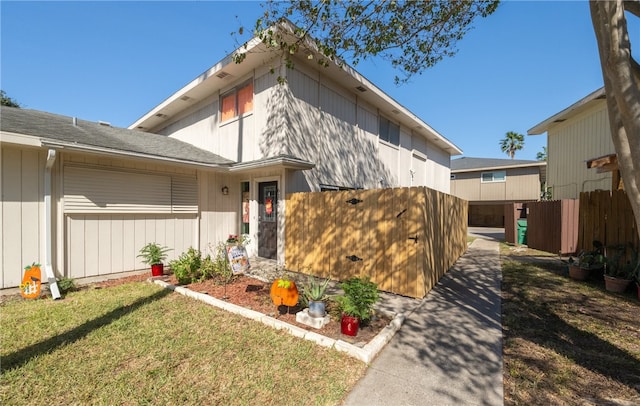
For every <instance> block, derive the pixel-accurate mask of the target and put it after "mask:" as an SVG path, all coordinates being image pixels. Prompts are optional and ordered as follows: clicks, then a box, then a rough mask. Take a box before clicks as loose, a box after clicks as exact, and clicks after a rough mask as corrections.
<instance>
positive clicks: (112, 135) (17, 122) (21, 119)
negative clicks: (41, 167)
mask: <svg viewBox="0 0 640 406" xmlns="http://www.w3.org/2000/svg"><path fill="white" fill-rule="evenodd" d="M73 121H74V119H73V118H71V117H67V116H61V115H58V114H52V113H47V112H43V111H37V110H28V109H20V108H14V107H2V108H0V130H1V131H6V132H12V133H16V134H23V135H31V136H35V137H39V138H41V140H42V141H43V142H50V143H57V142H59V143H62V144H65V145H73V146H74V147H76V148H78V149H83V148H84V149H87V150H89V149H92V148H100V149H106V150H110V151H113V152H115V153H118V152H120V153H133V154H140V155H144V156H147V157H149V158H157V159H169V160H178V161H184V162H185V163H194V164H199V165H203V164H204V165H214V166H215V165H224V166H227V165H229V164H232V163H233V161H230V160H228V159H226V158H223V157H221V156H219V155H216V154H214V153H212V152H209V151H205V150H203V149H200V148H198V147H195V146H193V145H191V144H188V143H186V142H183V141H180V140H177V139H175V138H170V137H167V136H164V135H158V134H151V133H146V132H141V131H135V130H129V129H126V128H117V127H111V126H110V125H104V124H100V123H94V122H91V121H85V120H79V119H78V120H76V125H74V123H73Z"/></svg>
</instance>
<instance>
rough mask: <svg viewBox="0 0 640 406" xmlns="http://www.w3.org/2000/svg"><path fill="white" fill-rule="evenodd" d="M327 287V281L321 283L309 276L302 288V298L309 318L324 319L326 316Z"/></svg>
mask: <svg viewBox="0 0 640 406" xmlns="http://www.w3.org/2000/svg"><path fill="white" fill-rule="evenodd" d="M328 286H329V279H325V280H324V281H322V280H320V279H317V278H315V277H313V276H309V280H308V282H307V284H306V285H304V286H303V287H302V297H303V299H304V301H305V302H307V304H308V305H309V316H311V317H324V316H325V315H326V314H327V312H326V303H325V300H326V299H327V295H326V291H327V287H328Z"/></svg>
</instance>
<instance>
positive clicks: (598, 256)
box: [569, 241, 604, 281]
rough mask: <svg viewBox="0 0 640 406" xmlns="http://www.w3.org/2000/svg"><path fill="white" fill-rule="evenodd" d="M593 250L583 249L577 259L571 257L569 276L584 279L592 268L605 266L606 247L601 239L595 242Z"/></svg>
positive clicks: (579, 279)
mask: <svg viewBox="0 0 640 406" xmlns="http://www.w3.org/2000/svg"><path fill="white" fill-rule="evenodd" d="M593 248H594V249H593V251H582V252H580V254H578V256H577V257H576V259H574V258H573V257H569V277H570V278H571V279H575V280H578V281H584V280H586V279H587V278H588V277H589V274H590V273H591V271H592V270H596V269H602V268H603V267H604V247H603V245H602V243H601V242H600V241H594V242H593Z"/></svg>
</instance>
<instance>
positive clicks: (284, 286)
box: [269, 275, 300, 307]
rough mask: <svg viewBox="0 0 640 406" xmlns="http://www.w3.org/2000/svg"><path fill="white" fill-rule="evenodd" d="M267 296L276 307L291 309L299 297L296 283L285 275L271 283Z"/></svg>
mask: <svg viewBox="0 0 640 406" xmlns="http://www.w3.org/2000/svg"><path fill="white" fill-rule="evenodd" d="M269 295H270V297H271V301H273V304H274V305H276V307H279V306H287V307H293V306H295V305H297V304H298V299H299V297H300V295H299V293H298V287H297V286H296V283H295V282H294V281H293V280H291V279H290V278H289V277H287V276H286V275H284V276H282V277H281V278H278V279H276V280H275V281H273V283H272V284H271V290H270V292H269Z"/></svg>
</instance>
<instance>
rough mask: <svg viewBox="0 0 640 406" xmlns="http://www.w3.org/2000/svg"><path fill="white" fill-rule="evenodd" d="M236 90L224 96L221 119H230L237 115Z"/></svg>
mask: <svg viewBox="0 0 640 406" xmlns="http://www.w3.org/2000/svg"><path fill="white" fill-rule="evenodd" d="M236 115H237V114H236V92H232V93H229V94H227V95H225V96H222V117H221V121H226V120H229V119H230V118H234V117H235V116H236Z"/></svg>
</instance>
